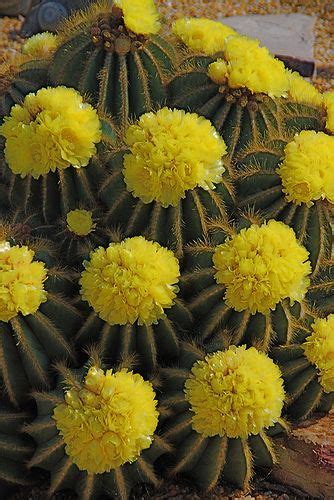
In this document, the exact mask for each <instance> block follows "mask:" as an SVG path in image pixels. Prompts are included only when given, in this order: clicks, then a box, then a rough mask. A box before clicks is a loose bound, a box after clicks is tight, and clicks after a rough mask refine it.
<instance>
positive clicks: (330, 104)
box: [323, 92, 334, 134]
mask: <svg viewBox="0 0 334 500" xmlns="http://www.w3.org/2000/svg"><path fill="white" fill-rule="evenodd" d="M323 102H324V105H325V108H326V111H327V120H326V127H327V129H328V130H329V131H330V132H332V133H333V134H334V92H325V94H324V95H323Z"/></svg>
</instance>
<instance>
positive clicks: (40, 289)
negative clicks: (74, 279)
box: [0, 241, 47, 322]
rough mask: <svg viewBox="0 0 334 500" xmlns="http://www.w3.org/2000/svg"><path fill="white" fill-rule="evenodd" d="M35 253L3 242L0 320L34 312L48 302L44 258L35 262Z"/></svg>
mask: <svg viewBox="0 0 334 500" xmlns="http://www.w3.org/2000/svg"><path fill="white" fill-rule="evenodd" d="M34 255H35V252H33V251H32V250H29V248H28V247H26V246H22V247H19V246H13V247H11V246H10V244H9V243H7V242H6V241H1V242H0V321H5V322H8V321H9V320H11V319H12V318H14V317H15V316H17V314H18V313H21V314H23V315H24V316H27V315H28V314H34V313H35V312H36V311H37V310H38V308H39V306H40V305H41V303H42V302H46V300H47V293H46V291H45V290H44V285H43V283H44V281H45V280H46V278H47V274H46V269H45V267H44V264H43V262H38V261H35V262H33V258H34Z"/></svg>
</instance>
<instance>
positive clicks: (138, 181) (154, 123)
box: [124, 108, 226, 207]
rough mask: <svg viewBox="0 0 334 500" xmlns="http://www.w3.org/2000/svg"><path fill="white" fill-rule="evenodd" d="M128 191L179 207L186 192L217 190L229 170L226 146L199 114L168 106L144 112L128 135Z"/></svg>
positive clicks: (148, 199)
mask: <svg viewBox="0 0 334 500" xmlns="http://www.w3.org/2000/svg"><path fill="white" fill-rule="evenodd" d="M125 142H126V144H127V146H129V149H130V153H129V154H126V155H125V157H124V179H125V182H126V185H127V188H128V191H130V192H132V193H133V195H134V196H136V197H138V198H140V199H141V200H142V201H143V202H144V203H151V202H152V201H153V200H155V201H159V202H160V203H161V205H162V206H163V207H168V206H169V205H173V206H176V205H177V204H178V203H179V201H180V200H181V198H184V197H185V194H186V191H187V190H189V189H194V188H195V187H202V188H203V189H206V190H209V189H214V188H215V186H214V183H218V182H220V181H221V178H222V174H223V172H224V170H225V169H224V166H223V163H222V156H223V155H225V154H226V145H225V143H224V141H223V139H222V138H221V137H220V136H219V134H218V132H217V131H216V129H215V128H214V127H213V126H212V125H211V122H210V121H209V120H206V119H205V118H203V117H201V116H198V115H197V114H196V113H186V112H185V111H182V110H178V109H173V110H171V109H168V108H163V109H160V110H159V111H157V113H146V114H144V115H142V116H141V117H140V119H139V121H138V122H137V124H135V125H131V126H130V127H129V128H128V130H127V132H126V137H125Z"/></svg>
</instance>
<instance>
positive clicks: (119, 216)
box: [99, 151, 234, 258]
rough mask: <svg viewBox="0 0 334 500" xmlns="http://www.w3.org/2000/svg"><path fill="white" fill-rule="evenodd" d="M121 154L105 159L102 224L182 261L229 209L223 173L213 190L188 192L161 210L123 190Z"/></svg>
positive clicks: (230, 189)
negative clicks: (157, 245) (213, 221)
mask: <svg viewBox="0 0 334 500" xmlns="http://www.w3.org/2000/svg"><path fill="white" fill-rule="evenodd" d="M125 152H126V151H123V152H120V153H116V154H112V155H111V157H110V158H109V161H108V175H107V176H106V177H105V180H104V182H103V183H102V186H101V189H100V192H99V199H100V200H101V202H102V203H103V204H104V205H105V207H106V212H105V214H106V215H105V222H106V224H109V225H111V226H114V227H121V228H122V230H123V232H124V235H125V236H127V237H131V236H135V235H140V234H141V235H144V236H146V237H147V238H148V239H152V240H155V241H158V242H159V243H160V244H161V245H163V246H168V247H169V248H171V249H172V250H174V252H175V253H176V255H177V257H179V258H182V257H183V256H184V247H185V245H187V243H189V242H190V241H193V240H196V239H199V238H203V237H204V238H205V237H206V236H207V234H208V230H209V229H208V220H209V219H210V218H215V217H226V212H227V211H229V210H233V207H234V192H233V186H232V183H231V181H230V178H229V174H228V172H227V171H226V172H225V173H224V174H223V177H222V181H221V183H220V184H217V185H216V188H215V189H213V190H208V191H206V190H204V189H202V188H195V189H193V190H190V191H188V192H187V193H186V196H185V198H184V199H181V200H180V201H179V203H178V205H177V206H176V207H174V206H169V207H167V208H164V207H163V206H162V205H161V204H160V203H159V202H157V201H153V202H151V203H144V202H142V201H141V200H140V199H139V198H135V197H134V196H133V195H132V194H131V193H130V192H129V191H128V190H127V186H126V184H125V182H124V175H123V157H124V154H125Z"/></svg>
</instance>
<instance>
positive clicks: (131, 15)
mask: <svg viewBox="0 0 334 500" xmlns="http://www.w3.org/2000/svg"><path fill="white" fill-rule="evenodd" d="M114 4H115V5H116V6H117V7H119V8H120V9H121V10H122V12H123V18H124V24H125V26H126V27H127V28H128V29H129V30H131V31H133V32H134V33H136V34H137V35H150V34H155V33H158V31H159V30H160V22H159V15H158V11H157V8H156V6H155V3H154V0H115V1H114Z"/></svg>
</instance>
